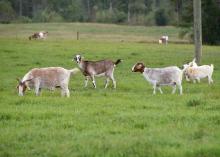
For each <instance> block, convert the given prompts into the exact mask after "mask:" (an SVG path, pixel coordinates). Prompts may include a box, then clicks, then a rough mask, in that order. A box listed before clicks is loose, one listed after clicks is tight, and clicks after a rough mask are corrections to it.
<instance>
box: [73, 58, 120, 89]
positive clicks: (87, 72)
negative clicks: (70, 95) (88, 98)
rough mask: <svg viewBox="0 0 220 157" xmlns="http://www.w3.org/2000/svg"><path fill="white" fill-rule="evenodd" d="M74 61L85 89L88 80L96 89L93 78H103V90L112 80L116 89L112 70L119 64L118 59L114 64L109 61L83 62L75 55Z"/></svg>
mask: <svg viewBox="0 0 220 157" xmlns="http://www.w3.org/2000/svg"><path fill="white" fill-rule="evenodd" d="M74 60H75V61H76V62H77V64H78V65H79V68H80V70H81V71H82V73H83V75H84V76H85V87H87V84H88V80H89V78H91V79H92V83H93V86H94V88H96V83H95V76H105V77H106V83H105V88H107V87H108V84H109V79H111V80H112V82H113V86H114V88H116V81H115V78H114V68H115V66H116V65H117V64H119V63H120V62H121V59H118V60H117V61H116V62H113V61H111V60H100V61H85V60H83V59H82V57H81V56H80V55H76V56H75V57H74V59H73V61H74Z"/></svg>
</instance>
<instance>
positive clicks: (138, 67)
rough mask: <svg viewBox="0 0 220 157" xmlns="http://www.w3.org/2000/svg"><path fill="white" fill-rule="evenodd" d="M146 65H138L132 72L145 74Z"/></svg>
mask: <svg viewBox="0 0 220 157" xmlns="http://www.w3.org/2000/svg"><path fill="white" fill-rule="evenodd" d="M144 68H145V66H144V64H143V63H136V64H135V66H134V68H133V70H132V72H140V73H143V72H144Z"/></svg>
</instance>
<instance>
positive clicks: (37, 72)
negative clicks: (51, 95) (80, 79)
mask: <svg viewBox="0 0 220 157" xmlns="http://www.w3.org/2000/svg"><path fill="white" fill-rule="evenodd" d="M78 71H79V69H78V68H74V69H72V70H67V69H64V68H62V67H47V68H34V69H32V70H30V71H29V72H28V73H26V74H25V75H24V77H23V79H22V80H20V79H18V81H19V84H18V86H17V88H18V94H19V96H23V95H24V94H25V91H26V89H27V88H30V89H32V88H34V89H35V94H36V96H38V95H39V94H40V92H41V89H42V88H47V89H50V90H54V89H55V88H57V87H60V88H61V95H62V96H65V95H66V96H67V97H69V96H70V94H69V89H68V84H69V79H70V76H71V74H75V73H77V72H78Z"/></svg>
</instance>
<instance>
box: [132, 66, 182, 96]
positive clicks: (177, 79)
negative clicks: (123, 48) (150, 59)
mask: <svg viewBox="0 0 220 157" xmlns="http://www.w3.org/2000/svg"><path fill="white" fill-rule="evenodd" d="M132 72H140V73H142V74H143V76H144V77H145V79H146V80H147V81H148V82H149V83H151V84H152V85H153V94H156V89H158V90H159V91H160V93H161V94H163V92H162V90H161V88H160V86H164V85H169V86H172V87H173V91H172V94H174V93H175V92H176V86H178V88H179V92H180V94H182V85H181V84H182V70H180V69H179V68H178V67H176V66H171V67H165V68H146V67H145V65H144V64H143V63H136V64H135V65H134V66H133V67H132Z"/></svg>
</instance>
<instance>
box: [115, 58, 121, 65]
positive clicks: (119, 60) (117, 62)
mask: <svg viewBox="0 0 220 157" xmlns="http://www.w3.org/2000/svg"><path fill="white" fill-rule="evenodd" d="M121 62H122V59H118V60H117V61H116V62H115V63H114V65H117V64H119V63H121Z"/></svg>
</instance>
